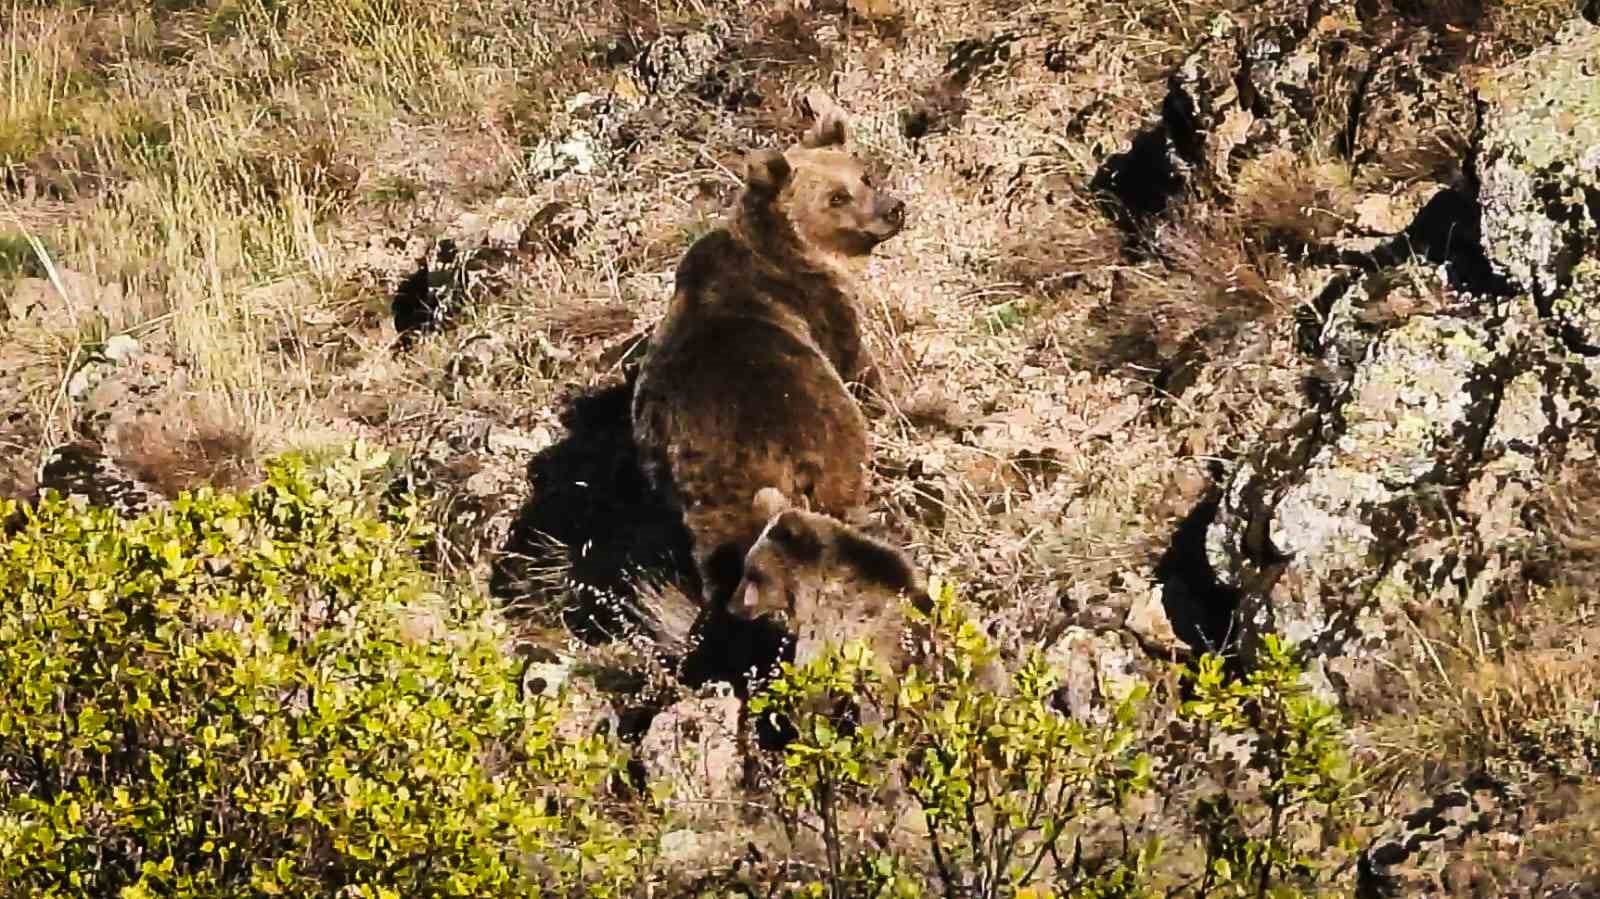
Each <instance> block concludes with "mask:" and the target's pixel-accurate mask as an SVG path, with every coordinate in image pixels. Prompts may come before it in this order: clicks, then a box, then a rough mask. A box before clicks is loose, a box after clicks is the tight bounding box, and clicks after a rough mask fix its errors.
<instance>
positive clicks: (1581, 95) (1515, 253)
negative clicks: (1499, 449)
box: [1477, 20, 1600, 349]
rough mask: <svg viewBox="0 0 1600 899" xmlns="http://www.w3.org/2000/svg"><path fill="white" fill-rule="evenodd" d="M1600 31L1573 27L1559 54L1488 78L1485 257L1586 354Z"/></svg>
mask: <svg viewBox="0 0 1600 899" xmlns="http://www.w3.org/2000/svg"><path fill="white" fill-rule="evenodd" d="M1597 71H1600V28H1596V27H1594V26H1591V25H1589V24H1587V23H1585V22H1583V21H1581V20H1574V22H1573V23H1572V24H1571V25H1570V26H1568V28H1567V29H1565V30H1564V31H1563V33H1562V36H1561V37H1560V38H1558V40H1557V41H1556V43H1555V44H1554V45H1552V46H1550V47H1547V48H1545V49H1543V50H1540V51H1538V52H1536V53H1533V54H1531V55H1529V56H1528V57H1527V58H1525V59H1522V60H1520V61H1518V62H1516V63H1514V64H1512V65H1510V66H1508V67H1506V68H1505V69H1503V70H1501V71H1499V72H1496V73H1494V74H1492V75H1491V76H1489V77H1488V78H1486V79H1485V82H1484V83H1483V84H1482V85H1481V86H1480V88H1479V93H1478V96H1479V102H1480V105H1481V108H1482V110H1483V125H1482V132H1483V137H1482V140H1481V143H1480V145H1479V154H1478V160H1477V175H1478V179H1479V181H1480V183H1481V188H1480V202H1481V205H1482V207H1483V241H1484V250H1485V252H1486V253H1487V255H1488V257H1489V259H1490V261H1491V262H1492V263H1493V264H1494V266H1495V268H1496V270H1498V271H1499V272H1501V273H1502V274H1503V275H1505V276H1506V277H1507V278H1509V279H1510V280H1511V281H1513V282H1515V283H1516V284H1517V285H1519V286H1520V287H1522V288H1523V289H1524V290H1527V291H1529V292H1530V293H1532V294H1533V295H1534V297H1536V298H1537V299H1538V300H1539V301H1540V303H1541V304H1542V305H1543V306H1544V307H1546V308H1547V309H1549V310H1550V311H1551V312H1552V313H1553V314H1554V316H1555V317H1556V319H1557V320H1558V321H1560V322H1561V323H1562V324H1564V325H1565V326H1567V328H1568V329H1569V330H1571V331H1573V332H1576V333H1575V334H1574V335H1572V336H1576V337H1577V338H1578V339H1579V340H1581V341H1582V342H1583V343H1584V344H1585V345H1586V346H1587V347H1589V348H1594V349H1600V327H1596V325H1597V324H1600V311H1596V310H1597V307H1600V262H1597V261H1596V260H1597V257H1600V90H1596V89H1595V79H1596V77H1597V76H1596V72H1597Z"/></svg>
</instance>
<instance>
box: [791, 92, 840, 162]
mask: <svg viewBox="0 0 1600 899" xmlns="http://www.w3.org/2000/svg"><path fill="white" fill-rule="evenodd" d="M805 106H806V107H807V108H808V109H810V110H811V114H812V115H813V116H816V121H815V122H814V123H812V125H811V128H810V129H809V130H808V131H806V133H805V136H804V137H802V138H801V139H800V145H801V146H803V147H807V148H810V149H813V150H815V149H819V148H822V147H842V146H844V141H845V118H846V117H845V114H844V110H843V109H840V108H839V104H837V103H835V102H833V98H832V97H830V96H828V93H827V91H824V90H823V89H822V88H820V87H818V88H812V89H811V90H809V91H807V92H806V96H805Z"/></svg>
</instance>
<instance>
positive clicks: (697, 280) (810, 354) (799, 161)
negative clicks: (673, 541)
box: [632, 110, 905, 608]
mask: <svg viewBox="0 0 1600 899" xmlns="http://www.w3.org/2000/svg"><path fill="white" fill-rule="evenodd" d="M844 141H845V126H844V120H843V118H842V117H841V116H840V115H839V114H838V112H837V110H829V111H826V112H824V113H822V114H821V115H819V118H818V121H817V123H816V125H815V126H814V127H813V128H812V129H811V130H810V131H809V132H808V133H807V134H806V136H805V137H804V138H803V139H802V141H801V142H800V144H798V145H796V146H794V147H791V148H790V149H788V150H787V151H784V152H778V151H762V152H758V153H755V154H753V155H752V156H751V157H750V158H749V160H748V162H747V166H746V176H745V186H744V191H743V194H742V196H741V197H740V200H739V204H738V207H737V209H736V210H735V211H734V213H733V215H732V217H731V219H730V221H729V222H728V223H727V225H726V226H725V227H723V228H719V229H717V230H715V231H712V232H711V233H709V234H707V235H705V236H704V237H702V238H700V239H699V240H698V241H696V242H695V244H694V245H693V246H692V247H691V248H690V249H689V252H688V253H687V254H686V255H685V256H684V258H683V261H682V262H681V263H680V264H679V266H678V271H677V279H676V284H675V288H674V292H673V297H672V302H671V305H670V307H669V308H668V311H667V314H666V317H665V318H664V319H663V320H662V321H661V322H660V323H659V324H658V325H657V326H656V329H655V332H654V334H653V335H652V336H651V339H650V349H649V350H648V352H647V354H646V356H645V358H644V360H643V362H642V364H641V368H640V374H639V382H638V385H637V387H636V388H635V392H634V396H633V406H632V418H633V429H634V430H633V433H634V438H635V442H636V444H637V446H638V449H639V453H640V462H641V466H642V468H643V469H644V472H645V475H646V477H647V478H649V480H650V481H651V482H652V483H653V484H654V485H655V486H656V487H657V488H659V489H660V490H661V491H662V492H663V493H664V495H665V496H666V497H668V499H669V501H670V502H671V503H673V504H675V505H676V507H677V508H678V509H679V510H680V511H681V512H682V515H683V519H684V524H685V526H686V528H687V530H688V532H689V534H690V537H691V540H692V541H693V556H694V562H695V567H696V569H697V571H698V572H699V575H700V579H701V595H702V600H703V602H704V603H705V604H706V607H707V608H722V607H725V605H726V603H727V601H728V599H729V597H730V596H731V594H732V591H733V588H734V586H735V585H736V584H737V583H738V582H739V578H740V575H741V566H742V563H743V559H744V555H745V551H746V550H747V549H748V548H749V547H750V545H751V544H752V543H753V542H754V541H755V539H756V537H757V535H759V534H760V532H761V530H762V528H763V527H765V526H766V524H767V522H766V521H765V520H764V519H762V518H761V517H760V515H759V513H758V511H757V510H756V509H755V508H754V507H753V506H752V504H751V496H752V495H753V494H754V493H755V491H757V490H759V489H761V488H763V487H772V488H775V489H776V490H778V491H779V492H780V493H781V494H783V495H784V496H785V497H789V498H791V499H792V500H794V501H796V502H797V503H801V504H804V505H805V506H807V507H808V508H810V509H811V510H813V511H816V512H821V513H826V514H829V515H833V516H837V517H848V516H851V515H853V513H854V512H855V511H857V510H858V508H859V506H860V505H861V503H862V501H863V500H864V498H865V482H864V478H865V467H866V464H867V453H868V448H867V429H866V422H865V420H864V418H863V416H862V412H861V409H860V407H859V406H858V405H857V403H856V401H855V399H854V397H852V396H851V395H850V393H849V392H848V391H847V390H846V387H845V385H846V382H848V381H851V380H861V379H869V378H871V377H872V375H871V371H870V365H869V363H868V360H867V354H866V352H865V349H864V347H863V344H862V337H861V326H860V313H859V311H858V308H857V301H856V297H855V282H856V273H857V270H858V269H859V268H860V267H861V265H862V264H863V263H864V260H865V258H866V257H867V255H868V254H869V253H870V252H871V251H872V250H873V248H874V247H876V246H878V245H879V244H880V243H882V242H883V241H885V240H888V239H889V238H892V237H894V236H895V235H896V234H898V233H899V231H900V229H901V226H902V224H903V222H904V213H905V207H904V204H903V203H901V202H900V201H899V200H897V199H895V198H894V197H891V196H889V195H888V194H886V193H884V192H882V191H879V190H878V189H876V188H875V187H874V186H873V185H872V181H871V179H870V177H869V176H868V174H867V172H866V170H865V167H864V166H863V165H862V163H861V162H860V161H859V160H857V159H856V158H855V157H853V156H852V155H851V154H850V153H848V152H847V151H846V150H845V149H844Z"/></svg>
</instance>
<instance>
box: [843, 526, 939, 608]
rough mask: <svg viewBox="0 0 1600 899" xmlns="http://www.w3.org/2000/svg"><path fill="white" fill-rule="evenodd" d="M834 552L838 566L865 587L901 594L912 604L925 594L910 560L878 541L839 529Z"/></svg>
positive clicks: (908, 557)
mask: <svg viewBox="0 0 1600 899" xmlns="http://www.w3.org/2000/svg"><path fill="white" fill-rule="evenodd" d="M835 549H836V550H837V551H838V554H839V563H840V564H841V565H844V566H847V567H848V568H850V569H851V570H853V571H854V572H855V574H856V576H857V577H859V578H861V579H862V580H864V581H866V582H867V583H870V584H876V585H878V586H880V587H884V588H887V589H889V590H899V591H902V592H904V593H907V594H909V595H910V598H911V599H912V600H913V601H915V600H916V597H917V596H918V595H919V594H924V593H927V592H928V587H927V581H926V580H925V579H924V578H923V577H922V573H921V572H919V571H918V570H917V567H916V566H915V565H913V564H911V557H910V556H907V555H906V554H905V552H904V551H903V550H900V549H898V548H896V547H893V546H890V545H889V544H887V543H884V542H883V541H882V540H877V539H875V538H872V537H868V536H867V535H866V534H863V533H861V532H860V531H857V530H855V529H854V528H841V529H840V531H839V533H838V535H837V541H836V543H835Z"/></svg>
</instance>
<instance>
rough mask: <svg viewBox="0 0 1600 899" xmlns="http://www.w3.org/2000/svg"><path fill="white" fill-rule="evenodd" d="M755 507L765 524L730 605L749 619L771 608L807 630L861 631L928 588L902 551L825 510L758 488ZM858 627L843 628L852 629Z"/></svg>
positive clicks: (797, 627) (769, 612) (794, 626)
mask: <svg viewBox="0 0 1600 899" xmlns="http://www.w3.org/2000/svg"><path fill="white" fill-rule="evenodd" d="M755 508H756V511H757V513H758V514H759V515H761V516H762V517H763V518H764V520H766V522H767V525H766V528H765V529H763V530H762V532H761V535H760V536H759V537H757V538H756V541H755V543H753V544H752V545H751V547H750V549H749V551H748V552H747V553H746V554H745V559H744V571H743V575H742V577H741V579H740V581H739V585H738V587H737V588H736V589H735V590H734V593H733V596H732V597H731V598H730V600H729V603H728V612H729V613H730V614H732V615H733V616H734V617H735V618H740V619H743V620H746V621H749V620H754V619H757V618H761V617H765V616H772V617H774V618H776V619H778V620H780V621H783V622H785V623H786V624H787V625H789V626H790V627H791V628H792V629H794V630H797V631H798V632H800V633H802V634H804V633H808V632H813V631H816V630H817V629H818V627H819V626H820V627H822V628H824V629H833V630H841V629H842V630H844V631H846V633H838V634H837V636H839V637H841V638H844V639H851V638H856V637H866V636H868V634H867V633H866V631H870V630H872V628H873V627H874V626H875V624H876V622H878V621H879V620H880V619H882V618H884V616H885V615H886V614H887V613H888V612H890V611H892V604H894V603H898V602H899V601H900V600H901V598H903V597H904V598H910V599H913V600H918V599H921V598H922V597H923V594H925V593H926V591H927V588H926V584H925V582H924V580H923V578H922V575H921V574H920V573H919V572H918V571H917V570H916V568H915V566H913V565H912V563H911V560H910V559H909V558H907V556H906V554H905V553H904V552H902V551H900V550H899V549H896V548H895V547H893V546H890V545H889V544H887V543H884V542H882V541H880V540H876V539H874V538H872V537H868V536H867V535H865V534H862V533H861V532H859V531H857V530H856V529H854V528H852V527H850V526H849V525H846V524H844V523H843V522H841V521H838V520H837V519H834V518H831V517H829V516H827V515H820V514H818V513H815V512H810V511H806V510H804V509H798V508H794V507H791V506H790V505H789V503H788V501H787V499H785V498H784V497H783V495H782V494H781V493H779V492H778V491H777V490H775V489H773V488H771V487H765V488H762V489H761V490H760V491H759V492H758V493H757V494H756V496H755ZM852 629H854V630H859V631H862V632H861V633H848V631H850V630H852Z"/></svg>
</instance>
